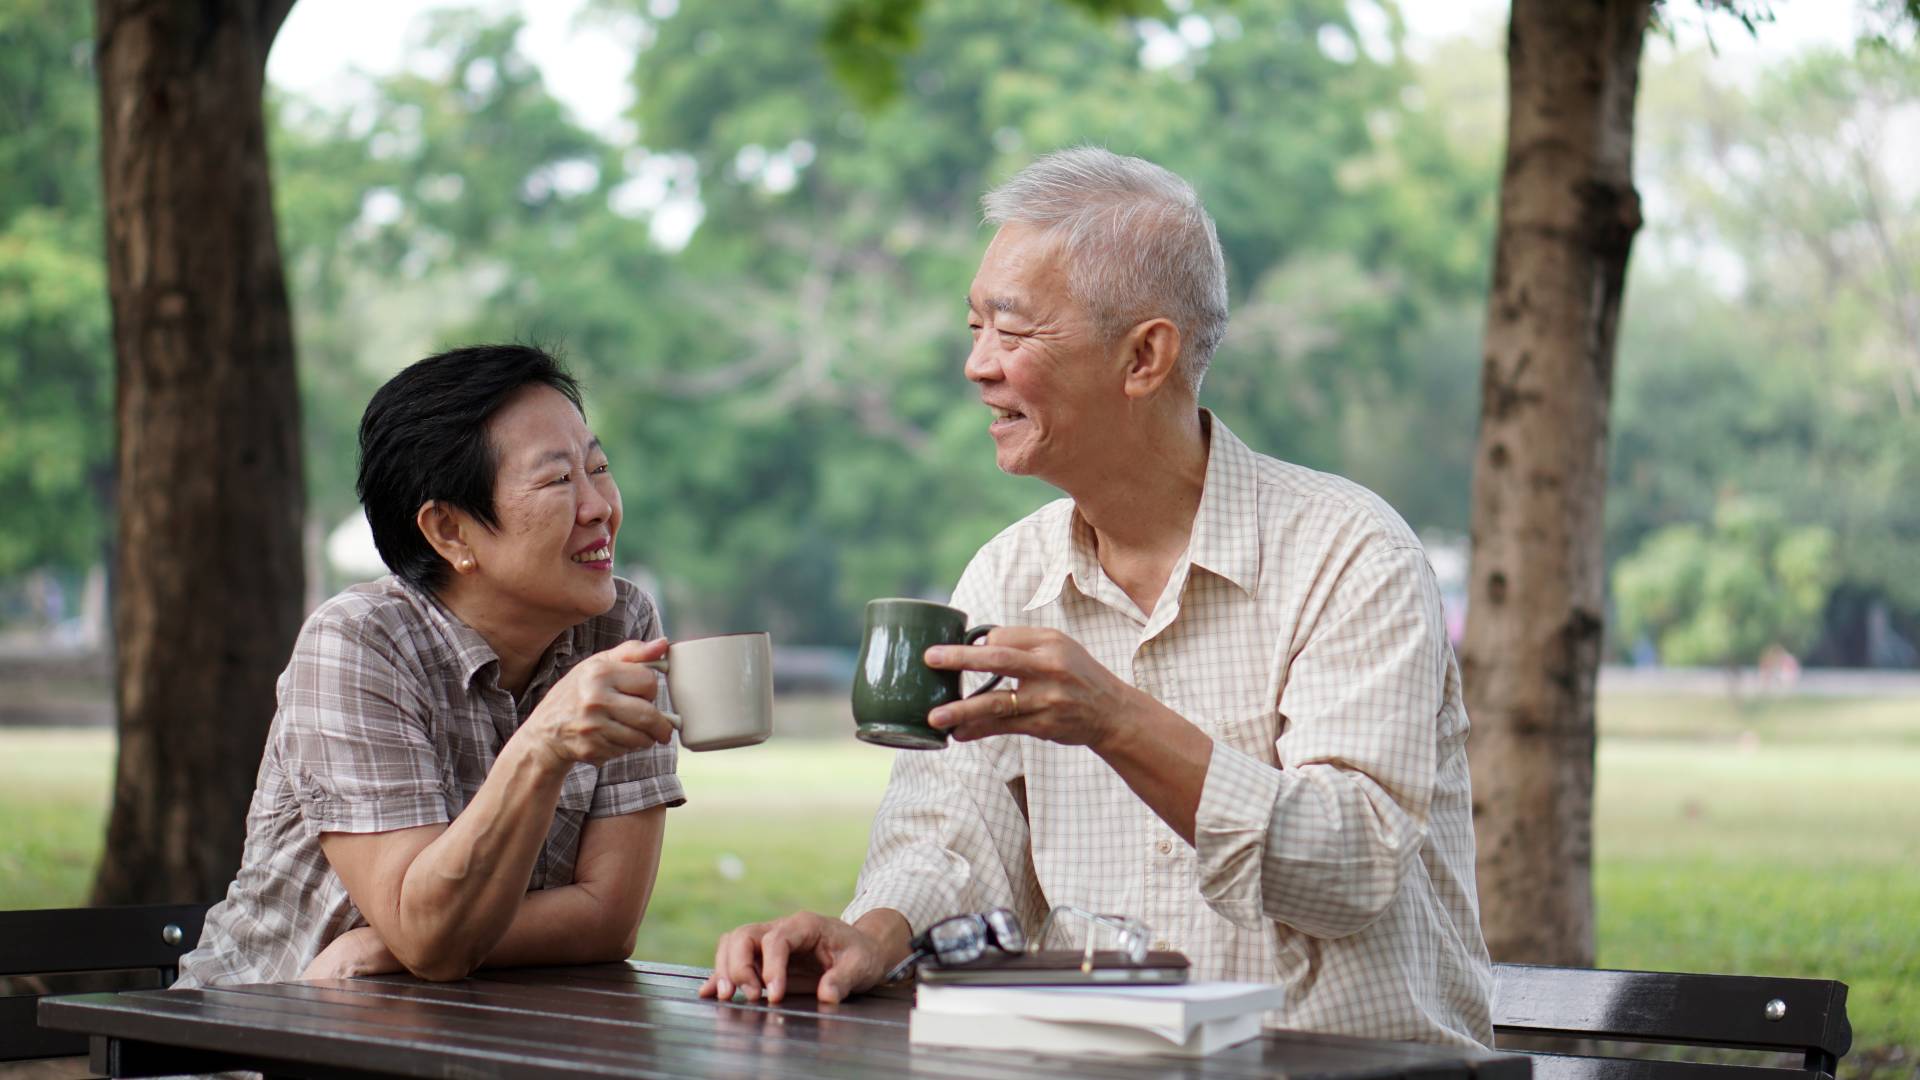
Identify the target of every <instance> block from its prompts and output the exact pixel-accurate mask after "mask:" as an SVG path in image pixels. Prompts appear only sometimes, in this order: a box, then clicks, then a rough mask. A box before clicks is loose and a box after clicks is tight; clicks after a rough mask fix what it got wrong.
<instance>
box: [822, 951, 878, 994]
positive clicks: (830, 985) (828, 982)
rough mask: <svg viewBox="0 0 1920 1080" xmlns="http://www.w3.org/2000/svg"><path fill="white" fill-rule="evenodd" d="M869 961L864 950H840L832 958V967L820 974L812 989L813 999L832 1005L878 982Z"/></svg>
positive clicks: (876, 973) (876, 974)
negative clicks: (816, 983)
mask: <svg viewBox="0 0 1920 1080" xmlns="http://www.w3.org/2000/svg"><path fill="white" fill-rule="evenodd" d="M870 959H871V958H870V957H869V956H868V955H867V953H866V951H865V950H864V949H860V948H857V947H856V948H851V949H842V950H841V951H840V952H839V954H838V955H836V956H835V957H834V958H833V965H832V966H831V967H829V968H827V970H826V971H825V972H823V973H821V975H820V982H819V984H818V985H817V986H815V987H814V988H813V996H814V998H815V999H816V1000H819V1001H824V1002H826V1003H827V1004H829V1005H833V1004H837V1003H839V1002H842V1001H845V1000H846V999H847V998H848V997H850V996H852V995H854V994H857V993H859V992H860V991H862V990H865V989H867V988H868V987H871V986H873V985H874V984H875V983H877V982H879V981H880V979H879V973H878V972H876V971H874V970H873V968H874V965H873V964H872V963H871V962H870Z"/></svg>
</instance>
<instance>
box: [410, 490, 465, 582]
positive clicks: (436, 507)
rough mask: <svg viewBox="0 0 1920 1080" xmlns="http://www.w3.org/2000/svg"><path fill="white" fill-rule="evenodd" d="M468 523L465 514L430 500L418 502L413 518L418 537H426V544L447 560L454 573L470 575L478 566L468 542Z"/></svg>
mask: <svg viewBox="0 0 1920 1080" xmlns="http://www.w3.org/2000/svg"><path fill="white" fill-rule="evenodd" d="M468 522H469V518H468V517H467V515H465V514H463V513H461V512H460V511H458V510H455V509H454V508H453V507H450V506H447V505H446V504H444V503H439V502H433V501H428V502H424V503H421V504H420V509H419V510H418V511H417V512H415V513H414V515H413V523H414V524H415V525H418V526H419V527H420V535H422V536H424V537H426V538H427V543H429V544H432V545H433V550H435V551H437V552H439V553H440V557H441V558H443V559H445V560H447V564H448V565H449V566H451V567H453V570H454V573H456V574H470V573H472V572H473V571H474V570H476V569H478V568H479V566H480V563H479V560H478V557H477V556H476V555H475V554H474V551H473V547H472V546H471V545H469V544H468V543H467V524H468Z"/></svg>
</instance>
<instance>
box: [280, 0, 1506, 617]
mask: <svg viewBox="0 0 1920 1080" xmlns="http://www.w3.org/2000/svg"><path fill="white" fill-rule="evenodd" d="M639 6H640V5H638V4H627V3H624V2H622V0H610V2H609V3H607V4H605V5H603V10H602V12H601V14H602V16H603V17H619V13H620V12H621V11H622V10H623V9H625V8H627V7H634V8H637V7H639ZM1091 6H1092V7H1093V8H1100V9H1103V10H1104V9H1107V8H1114V5H1112V4H1098V3H1096V4H1093V5H1091ZM1119 7H1120V8H1126V9H1128V10H1135V9H1134V8H1133V7H1132V6H1131V5H1119ZM1088 8H1089V5H1086V4H1082V5H1079V6H1077V7H1076V6H1069V5H1060V4H1044V5H1030V4H1024V3H1016V2H1014V0H955V2H942V3H939V4H929V5H927V6H926V7H925V9H924V10H923V11H922V12H921V13H920V15H919V18H918V20H917V21H916V22H915V23H914V25H916V26H917V27H918V28H919V32H920V33H921V34H923V35H924V40H925V41H926V42H928V43H935V42H937V43H938V46H937V47H934V46H932V45H931V44H930V45H929V47H926V48H922V49H917V50H908V51H904V52H902V53H901V55H900V58H899V61H898V68H897V74H898V77H899V79H900V80H901V81H900V84H899V92H898V93H897V94H895V95H894V96H893V97H892V98H891V99H890V100H889V102H888V103H887V104H886V105H885V106H884V107H881V108H878V109H865V108H862V107H861V103H860V101H859V100H858V98H857V96H851V95H850V94H849V91H848V90H847V89H846V88H845V86H844V85H843V84H842V83H841V82H840V81H838V80H837V78H836V77H835V75H834V73H833V72H832V71H831V70H830V68H829V65H827V64H825V63H823V62H822V60H821V56H820V54H818V53H817V52H814V51H809V50H805V49H794V48H793V47H792V43H793V42H794V41H813V40H818V39H819V38H820V37H821V35H823V34H830V33H833V32H834V30H833V26H834V22H833V21H834V19H836V18H838V17H841V16H842V15H843V14H844V13H845V12H846V11H848V10H852V9H850V8H848V7H846V6H844V5H841V4H839V3H837V2H836V0H804V2H778V3H776V2H774V0H758V2H757V3H754V4H751V5H750V10H742V8H741V6H740V5H738V4H735V5H729V6H727V7H726V8H725V9H724V10H721V9H720V8H719V7H718V6H715V5H683V6H682V7H681V8H680V10H679V11H678V13H677V14H675V15H673V16H672V17H670V18H665V19H653V18H650V17H646V16H642V15H640V14H638V13H637V12H636V13H634V14H632V15H630V16H627V17H631V18H636V19H643V20H644V25H645V27H646V33H645V34H644V35H643V40H644V41H645V42H646V43H647V44H646V45H645V48H644V50H643V52H642V53H641V55H640V56H639V57H638V60H637V62H636V65H635V82H636V87H637V90H638V98H639V100H638V104H637V106H636V111H635V115H634V119H635V120H636V121H637V123H638V126H639V133H640V145H637V146H625V147H623V146H616V145H611V144H609V143H607V142H605V141H604V140H601V139H599V138H597V137H595V136H592V135H590V134H588V133H585V132H583V131H581V130H580V129H579V128H578V127H577V126H575V125H574V124H573V123H572V122H571V121H570V120H569V119H568V118H567V117H566V116H565V114H564V112H563V111H562V110H560V109H559V108H558V106H557V105H555V104H554V103H553V101H552V98H551V96H550V95H548V94H547V93H546V91H545V89H544V88H543V87H542V86H541V85H540V82H539V77H538V73H537V72H535V71H533V70H531V68H530V67H529V66H528V65H527V64H526V61H525V60H524V58H523V57H522V56H521V55H520V53H519V52H518V49H517V47H516V45H515V40H516V34H517V30H518V27H517V24H516V23H514V22H512V21H511V20H507V21H493V20H486V19H480V18H477V17H474V16H471V15H467V14H459V13H453V14H447V15H442V16H440V17H439V18H438V20H437V21H436V22H435V24H434V28H433V31H432V33H431V34H430V44H429V46H428V47H429V48H430V49H431V50H432V51H433V52H434V53H436V54H437V56H438V57H439V58H440V59H441V61H442V62H441V63H438V64H434V65H423V66H422V69H423V70H430V71H433V72H435V74H433V75H432V76H421V75H408V76H403V77H397V78H391V79H386V80H383V81H381V82H380V83H379V84H378V85H377V86H376V88H375V93H374V94H373V102H372V104H371V107H370V108H368V109H366V110H364V111H363V112H361V113H360V114H359V115H357V116H356V117H353V118H348V117H340V116H332V115H328V114H325V113H322V112H316V111H313V110H310V109H306V108H304V107H302V106H301V105H300V103H297V102H283V103H281V107H280V108H279V110H278V115H279V119H280V123H279V131H278V134H277V136H276V142H275V153H276V157H277V169H278V171H277V176H278V177H279V183H280V192H279V205H280V210H281V214H282V218H283V223H284V229H285V231H286V233H287V235H288V237H289V243H288V245H287V246H288V250H289V260H290V263H291V265H292V268H293V280H294V290H295V296H296V306H297V308H298V310H299V311H300V312H301V319H300V323H299V326H300V333H301V348H302V356H303V369H304V372H305V374H304V376H303V378H304V380H305V383H306V391H307V402H308V417H307V423H308V431H309V435H308V438H309V455H310V459H311V460H312V465H311V467H310V476H311V477H312V483H313V487H314V489H315V494H314V499H315V503H316V507H318V508H320V509H321V512H322V513H323V515H325V516H327V517H328V518H332V517H334V516H335V515H338V514H344V513H345V512H346V511H347V510H348V509H350V507H351V505H352V503H351V495H350V491H349V489H348V487H347V483H346V481H347V480H348V479H349V474H348V467H349V464H350V462H351V433H352V427H353V423H354V421H355V420H356V419H357V416H358V411H359V408H360V407H361V405H362V404H363V403H364V401H365V398H366V395H367V394H368V393H370V391H371V389H372V386H373V385H374V384H376V383H377V381H378V379H379V378H381V377H384V375H385V374H386V373H388V372H391V371H392V370H394V369H395V368H397V367H398V366H400V365H401V364H404V363H405V362H407V361H409V360H411V359H413V358H415V357H417V356H418V355H420V353H421V352H422V351H423V350H424V349H425V348H428V347H430V346H431V345H433V344H439V343H445V342H451V341H459V340H472V339H477V338H503V337H522V338H535V339H539V340H545V341H558V342H563V343H564V344H565V345H566V346H567V349H568V351H569V353H570V355H571V357H572V359H573V361H574V364H575V366H576V368H577V369H578V370H579V371H580V373H581V374H582V375H583V376H585V378H586V381H587V383H588V386H589V389H590V393H591V401H590V412H591V417H590V419H591V420H592V422H593V423H594V424H595V426H596V429H597V430H598V431H599V433H600V435H601V437H602V439H603V440H604V441H605V442H606V443H607V445H608V447H609V449H610V451H611V452H612V455H613V460H614V467H615V471H616V475H618V476H619V478H620V482H621V484H622V488H623V491H624V492H625V494H626V502H627V525H626V536H625V542H624V543H623V545H622V549H623V555H624V556H625V557H627V558H633V559H637V560H639V561H642V562H644V563H646V564H647V566H648V567H650V568H651V569H652V570H654V571H655V572H656V573H657V574H658V575H659V576H660V577H661V579H662V580H663V582H664V585H665V587H666V590H667V594H668V601H669V602H668V608H669V615H670V617H671V620H672V622H673V624H674V626H675V628H676V630H677V631H679V632H690V631H693V630H698V629H703V628H710V629H724V628H737V627H742V626H767V627H770V628H772V629H773V630H774V632H775V633H776V634H778V635H780V636H781V638H782V639H783V640H786V641H825V642H840V643H849V644H850V643H851V641H852V639H853V636H854V633H855V631H856V628H857V626H858V611H859V605H860V604H861V603H862V602H864V601H865V600H866V599H867V598H869V597H871V596H875V595H883V594H900V593H906V594H933V595H938V594H940V593H942V592H944V590H945V589H946V588H947V587H949V586H950V585H951V583H952V581H953V580H954V579H955V577H957V575H958V573H959V571H960V569H961V568H962V567H963V566H964V565H965V562H966V559H967V558H968V557H969V556H970V555H971V554H972V552H973V551H974V550H975V549H976V548H977V547H978V546H979V545H980V544H981V543H982V542H984V541H985V540H986V539H987V538H989V537H991V536H992V535H993V534H994V533H995V532H997V531H998V530H999V529H1000V528H1002V527H1004V526H1005V525H1006V524H1008V523H1009V522H1011V521H1012V520H1013V519H1015V518H1017V517H1018V516H1019V515H1021V514H1022V513H1025V512H1026V511H1027V510H1030V509H1031V508H1033V507H1034V506H1036V505H1038V504H1039V503H1040V502H1041V501H1044V500H1045V499H1047V498H1051V497H1053V496H1054V495H1055V493H1054V492H1051V491H1050V490H1048V489H1046V488H1044V487H1042V486H1041V485H1038V484H1037V483H1033V482H1024V481H1016V480H1012V479H1009V478H1007V477H1004V476H1002V475H1000V474H999V473H998V472H997V470H996V469H995V468H994V465H993V457H992V452H991V447H990V445H989V444H988V441H987V439H986V437H985V434H984V430H983V429H984V427H985V424H984V417H983V416H982V414H981V410H980V409H979V407H978V405H977V404H976V403H975V396H976V395H975V393H974V391H973V389H972V388H971V387H970V386H968V385H967V384H966V382H965V381H964V379H963V378H962V377H961V374H960V366H961V359H962V357H963V355H964V351H965V342H966V337H965V332H964V325H965V324H964V320H963V318H962V309H961V305H960V302H959V298H960V297H961V296H962V295H963V293H964V292H965V290H966V287H967V283H968V281H969V279H970V277H971V275H972V272H973V268H974V266H975V264H976V262H977V260H978V256H979V252H980V249H981V248H982V247H983V246H984V243H985V241H986V235H985V233H984V232H983V231H982V230H980V229H979V228H978V226H977V220H978V217H977V215H978V211H977V209H976V206H977V200H978V198H979V196H980V194H981V192H982V191H983V190H985V188H987V187H988V186H990V185H991V184H992V183H993V182H995V181H996V180H999V179H1001V178H1004V177H1005V176H1006V175H1008V174H1010V173H1011V172H1012V171H1014V170H1015V169H1017V168H1019V167H1020V166H1021V165H1023V164H1025V163H1026V162H1027V161H1029V160H1031V158H1032V157H1033V156H1034V155H1035V154H1036V153H1038V152H1040V151H1043V150H1047V149H1051V148H1053V147H1056V146H1060V145H1065V144H1069V143H1074V142H1080V141H1094V142H1100V143H1104V144H1106V145H1109V146H1111V147H1113V148H1115V149H1117V150H1121V151H1126V152H1132V153H1140V154H1144V155H1146V156H1148V157H1151V158H1153V159H1155V160H1158V161H1161V162H1164V163H1165V164H1167V165H1168V166H1169V167H1171V168H1174V169H1176V170H1178V171H1180V172H1181V173H1182V174H1183V175H1186V176H1188V177H1189V178H1190V179H1192V180H1193V181H1194V182H1195V183H1196V185H1197V186H1198V187H1199V188H1200V190H1201V192H1202V194H1203V196H1204V197H1205V198H1206V199H1207V200H1208V203H1209V205H1210V206H1211V207H1212V208H1213V209H1214V211H1215V214H1216V216H1217V218H1218V220H1219V224H1220V231H1221V237H1222V241H1223V243H1224V245H1225V247H1226V249H1227V254H1228V259H1229V263H1230V274H1231V277H1232V280H1233V282H1234V287H1235V293H1236V304H1237V306H1238V310H1237V314H1236V318H1235V323H1234V329H1233V332H1232V333H1231V334H1230V336H1229V340H1228V343H1227V345H1226V347H1225V348H1224V349H1223V350H1222V352H1221V354H1220V356H1219V357H1217V358H1216V362H1215V365H1214V373H1213V375H1212V376H1211V377H1210V383H1209V390H1208V392H1207V400H1208V401H1209V403H1210V404H1212V405H1213V406H1214V407H1215V408H1216V409H1218V410H1219V411H1220V412H1221V414H1222V415H1223V417H1224V418H1225V419H1226V420H1227V422H1228V423H1229V424H1231V425H1233V426H1234V428H1235V430H1236V431H1238V432H1239V433H1240V434H1241V435H1243V436H1244V437H1246V438H1248V439H1249V441H1251V442H1252V443H1253V444H1254V445H1256V446H1258V447H1260V448H1262V449H1264V450H1267V451H1269V452H1273V453H1278V454H1282V455H1286V456H1291V457H1293V458H1295V459H1297V460H1301V461H1304V462H1306V463H1308V464H1312V465H1317V466H1320V467H1327V468H1336V469H1347V471H1350V472H1352V473H1353V474H1354V475H1356V476H1357V477H1358V478H1359V479H1361V480H1362V482H1366V483H1370V484H1372V485H1374V486H1376V487H1377V488H1379V489H1380V490H1381V491H1382V494H1384V495H1386V497H1387V498H1389V499H1390V500H1392V501H1395V502H1396V503H1398V504H1400V505H1402V506H1403V507H1405V508H1406V509H1407V510H1408V512H1409V513H1410V515H1411V516H1412V517H1413V518H1414V519H1415V521H1416V522H1417V523H1420V524H1425V525H1443V526H1447V527H1451V528H1455V529H1462V528H1464V525H1465V516H1466V515H1465V509H1466V469H1467V462H1468V461H1469V459H1470V449H1471V439H1472V427H1473V422H1472V416H1473V410H1474V408H1475V397H1474V392H1473V386H1474V376H1473V372H1474V370H1475V368H1476V367H1477V363H1478V359H1477V357H1478V351H1477V347H1476V345H1475V343H1474V336H1475V332H1476V325H1477V315H1476V312H1477V307H1478V303H1479V290H1480V287H1481V282H1482V280H1483V279H1484V260H1485V255H1484V247H1485V244H1484V237H1485V235H1486V230H1487V229H1488V228H1490V222H1491V206H1492V190H1493V184H1492V176H1493V175H1494V174H1493V171H1492V170H1493V167H1494V162H1495V161H1496V160H1497V150H1498V141H1497V140H1498V136H1497V124H1489V125H1483V127H1482V128H1480V129H1475V130H1476V131H1482V130H1491V131H1492V134H1490V135H1488V136H1487V137H1485V138H1483V139H1482V138H1476V139H1473V140H1456V139H1455V138H1453V137H1452V132H1451V131H1449V130H1446V129H1442V128H1438V127H1437V126H1436V124H1435V123H1432V122H1430V119H1433V118H1429V117H1428V116H1426V115H1425V114H1424V113H1422V111H1421V110H1422V109H1423V106H1422V105H1421V103H1420V102H1419V100H1417V98H1418V95H1417V94H1416V93H1412V92H1410V90H1411V88H1412V87H1413V84H1414V82H1415V80H1416V73H1415V72H1414V71H1413V70H1412V69H1411V68H1410V67H1408V66H1407V65H1406V64H1405V63H1404V62H1402V61H1401V60H1399V59H1398V58H1397V57H1388V58H1384V59H1381V60H1374V59H1369V58H1367V57H1366V56H1364V55H1362V56H1360V57H1357V58H1355V59H1354V60H1353V61H1352V62H1345V63H1343V62H1337V61H1334V60H1331V59H1329V58H1328V57H1327V56H1325V55H1323V54H1322V52H1321V50H1320V48H1319V46H1318V44H1317V35H1318V34H1319V32H1320V30H1321V28H1322V27H1323V26H1332V27H1335V28H1344V32H1346V33H1349V34H1350V35H1351V34H1353V33H1354V31H1353V28H1352V26H1351V25H1350V24H1349V23H1348V22H1347V15H1346V11H1345V5H1344V4H1342V3H1339V2H1337V0H1257V2H1256V0H1245V2H1241V3H1236V4H1208V5H1201V6H1199V7H1196V8H1195V9H1194V10H1193V11H1191V12H1189V13H1187V14H1186V15H1185V16H1183V20H1192V19H1198V20H1200V22H1199V25H1201V26H1204V27H1206V28H1207V29H1206V31H1205V33H1204V34H1198V33H1197V31H1195V30H1194V25H1195V24H1193V23H1191V22H1185V21H1183V26H1184V27H1185V28H1186V31H1187V32H1188V33H1190V34H1197V36H1196V40H1205V41H1206V44H1204V45H1192V46H1190V47H1189V48H1188V51H1187V53H1186V54H1185V55H1184V56H1183V57H1181V58H1179V59H1178V60H1177V61H1175V62H1173V63H1171V64H1169V65H1166V66H1159V67H1150V66H1148V65H1146V64H1144V63H1143V62H1142V60H1141V47H1142V41H1143V37H1142V35H1143V34H1146V33H1148V32H1149V31H1148V30H1146V29H1143V28H1142V26H1141V25H1140V24H1135V23H1128V22H1124V21H1119V20H1114V19H1110V18H1109V19H1099V18H1093V17H1090V16H1089V13H1088V10H1087V9H1088ZM861 10H866V8H864V7H863V8H861ZM872 10H873V11H875V12H881V13H882V14H883V15H884V14H885V12H887V11H892V10H895V9H894V8H891V7H889V6H888V5H873V6H872ZM1115 10H1118V9H1117V8H1116V9H1115ZM1138 10H1147V9H1146V8H1145V7H1142V8H1139V9H1138ZM888 17H890V16H888ZM1155 25H1158V24H1155ZM748 28H751V30H750V32H749V30H748ZM1160 29H1161V32H1164V33H1173V31H1172V30H1168V29H1166V28H1165V27H1161V28H1160ZM875 33H878V31H875ZM1209 35H1210V36H1209ZM882 36H883V37H884V35H882ZM1487 64H1488V67H1487V70H1489V71H1492V72H1493V78H1494V81H1495V82H1496V84H1497V68H1495V67H1493V66H1492V62H1491V59H1488V60H1487ZM1420 77H1421V78H1424V76H1423V75H1422V76H1420ZM1488 105H1489V108H1490V109H1492V110H1493V111H1494V112H1495V113H1496V114H1497V109H1498V98H1497V92H1496V93H1495V94H1494V95H1492V97H1491V98H1490V100H1489V103H1488ZM1448 119H1449V120H1452V119H1453V115H1452V114H1451V113H1449V114H1448ZM1463 147H1464V149H1463ZM563 181H564V182H563ZM1276 192H1284V195H1283V196H1278V197H1277V196H1276ZM649 195H651V196H652V198H653V200H654V201H653V202H652V203H650V202H649V198H648V196H649ZM662 196H664V203H662V202H660V199H661V197H662ZM694 198H697V200H698V206H699V210H700V213H701V215H702V216H701V217H700V223H699V227H698V229H697V230H696V231H695V232H694V233H693V234H692V236H691V239H690V241H688V242H687V243H686V244H685V246H684V248H676V247H674V246H673V245H671V244H662V243H659V242H653V241H652V240H650V236H652V235H653V234H654V233H655V232H656V231H657V230H658V229H659V228H660V226H661V223H662V220H663V219H664V218H665V217H666V216H667V215H666V213H665V211H664V210H662V209H661V206H662V205H667V206H671V205H673V204H674V203H675V202H676V201H682V202H687V201H690V200H692V199H694ZM943 298H944V299H943Z"/></svg>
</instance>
